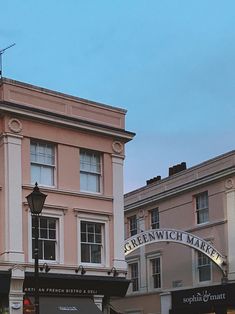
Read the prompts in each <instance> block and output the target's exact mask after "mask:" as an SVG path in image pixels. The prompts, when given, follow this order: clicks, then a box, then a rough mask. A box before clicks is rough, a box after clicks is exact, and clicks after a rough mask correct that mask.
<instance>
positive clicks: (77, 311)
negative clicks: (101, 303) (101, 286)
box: [40, 297, 102, 314]
mask: <svg viewBox="0 0 235 314" xmlns="http://www.w3.org/2000/svg"><path fill="white" fill-rule="evenodd" d="M48 313H50V314H73V313H74V314H101V313H102V312H101V310H100V309H99V308H98V307H97V306H96V304H95V303H94V302H93V300H92V299H90V298H62V297H61V298H55V297H50V298H48V297H42V298H40V314H48Z"/></svg>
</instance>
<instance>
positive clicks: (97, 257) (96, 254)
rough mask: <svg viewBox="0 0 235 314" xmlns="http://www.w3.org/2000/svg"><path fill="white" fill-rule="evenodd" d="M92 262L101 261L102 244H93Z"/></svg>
mask: <svg viewBox="0 0 235 314" xmlns="http://www.w3.org/2000/svg"><path fill="white" fill-rule="evenodd" d="M91 262H92V263H101V246H100V245H95V244H91Z"/></svg>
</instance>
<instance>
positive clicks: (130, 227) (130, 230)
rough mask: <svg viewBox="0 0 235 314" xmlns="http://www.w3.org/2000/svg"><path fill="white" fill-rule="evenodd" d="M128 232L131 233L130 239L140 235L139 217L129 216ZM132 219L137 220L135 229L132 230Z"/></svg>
mask: <svg viewBox="0 0 235 314" xmlns="http://www.w3.org/2000/svg"><path fill="white" fill-rule="evenodd" d="M127 219H128V231H129V235H130V237H133V236H134V235H136V234H138V219H137V215H132V216H129V217H128V218H127ZM132 219H135V223H134V225H135V228H132Z"/></svg>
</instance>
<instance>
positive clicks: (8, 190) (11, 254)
mask: <svg viewBox="0 0 235 314" xmlns="http://www.w3.org/2000/svg"><path fill="white" fill-rule="evenodd" d="M21 140H22V136H20V135H13V134H8V135H3V137H2V145H3V146H4V171H5V173H4V191H3V195H4V212H5V231H4V235H5V250H4V252H3V258H4V260H5V261H10V262H23V261H24V254H23V235H22V174H21V172H22V171H21V167H22V163H21Z"/></svg>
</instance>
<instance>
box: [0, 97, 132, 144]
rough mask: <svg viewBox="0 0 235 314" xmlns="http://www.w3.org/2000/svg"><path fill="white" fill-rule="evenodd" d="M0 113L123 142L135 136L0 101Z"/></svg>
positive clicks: (100, 125)
mask: <svg viewBox="0 0 235 314" xmlns="http://www.w3.org/2000/svg"><path fill="white" fill-rule="evenodd" d="M0 111H1V112H5V113H11V114H12V113H13V114H14V115H17V116H19V117H24V118H26V119H30V120H32V119H35V120H40V121H45V122H49V123H54V124H59V125H63V126H66V127H70V128H76V129H80V130H83V131H86V132H87V131H88V132H93V133H94V132H95V133H100V134H103V135H107V136H112V137H115V138H119V139H122V140H124V142H128V141H130V140H131V139H132V138H133V137H134V136H135V133H133V132H129V131H126V130H124V129H121V128H120V129H119V128H114V127H111V126H109V125H105V124H100V123H96V122H93V121H89V120H82V119H79V118H75V117H69V116H65V115H63V114H59V113H54V112H50V111H46V110H43V109H38V108H34V107H28V106H25V105H21V104H16V103H11V102H6V101H0Z"/></svg>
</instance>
